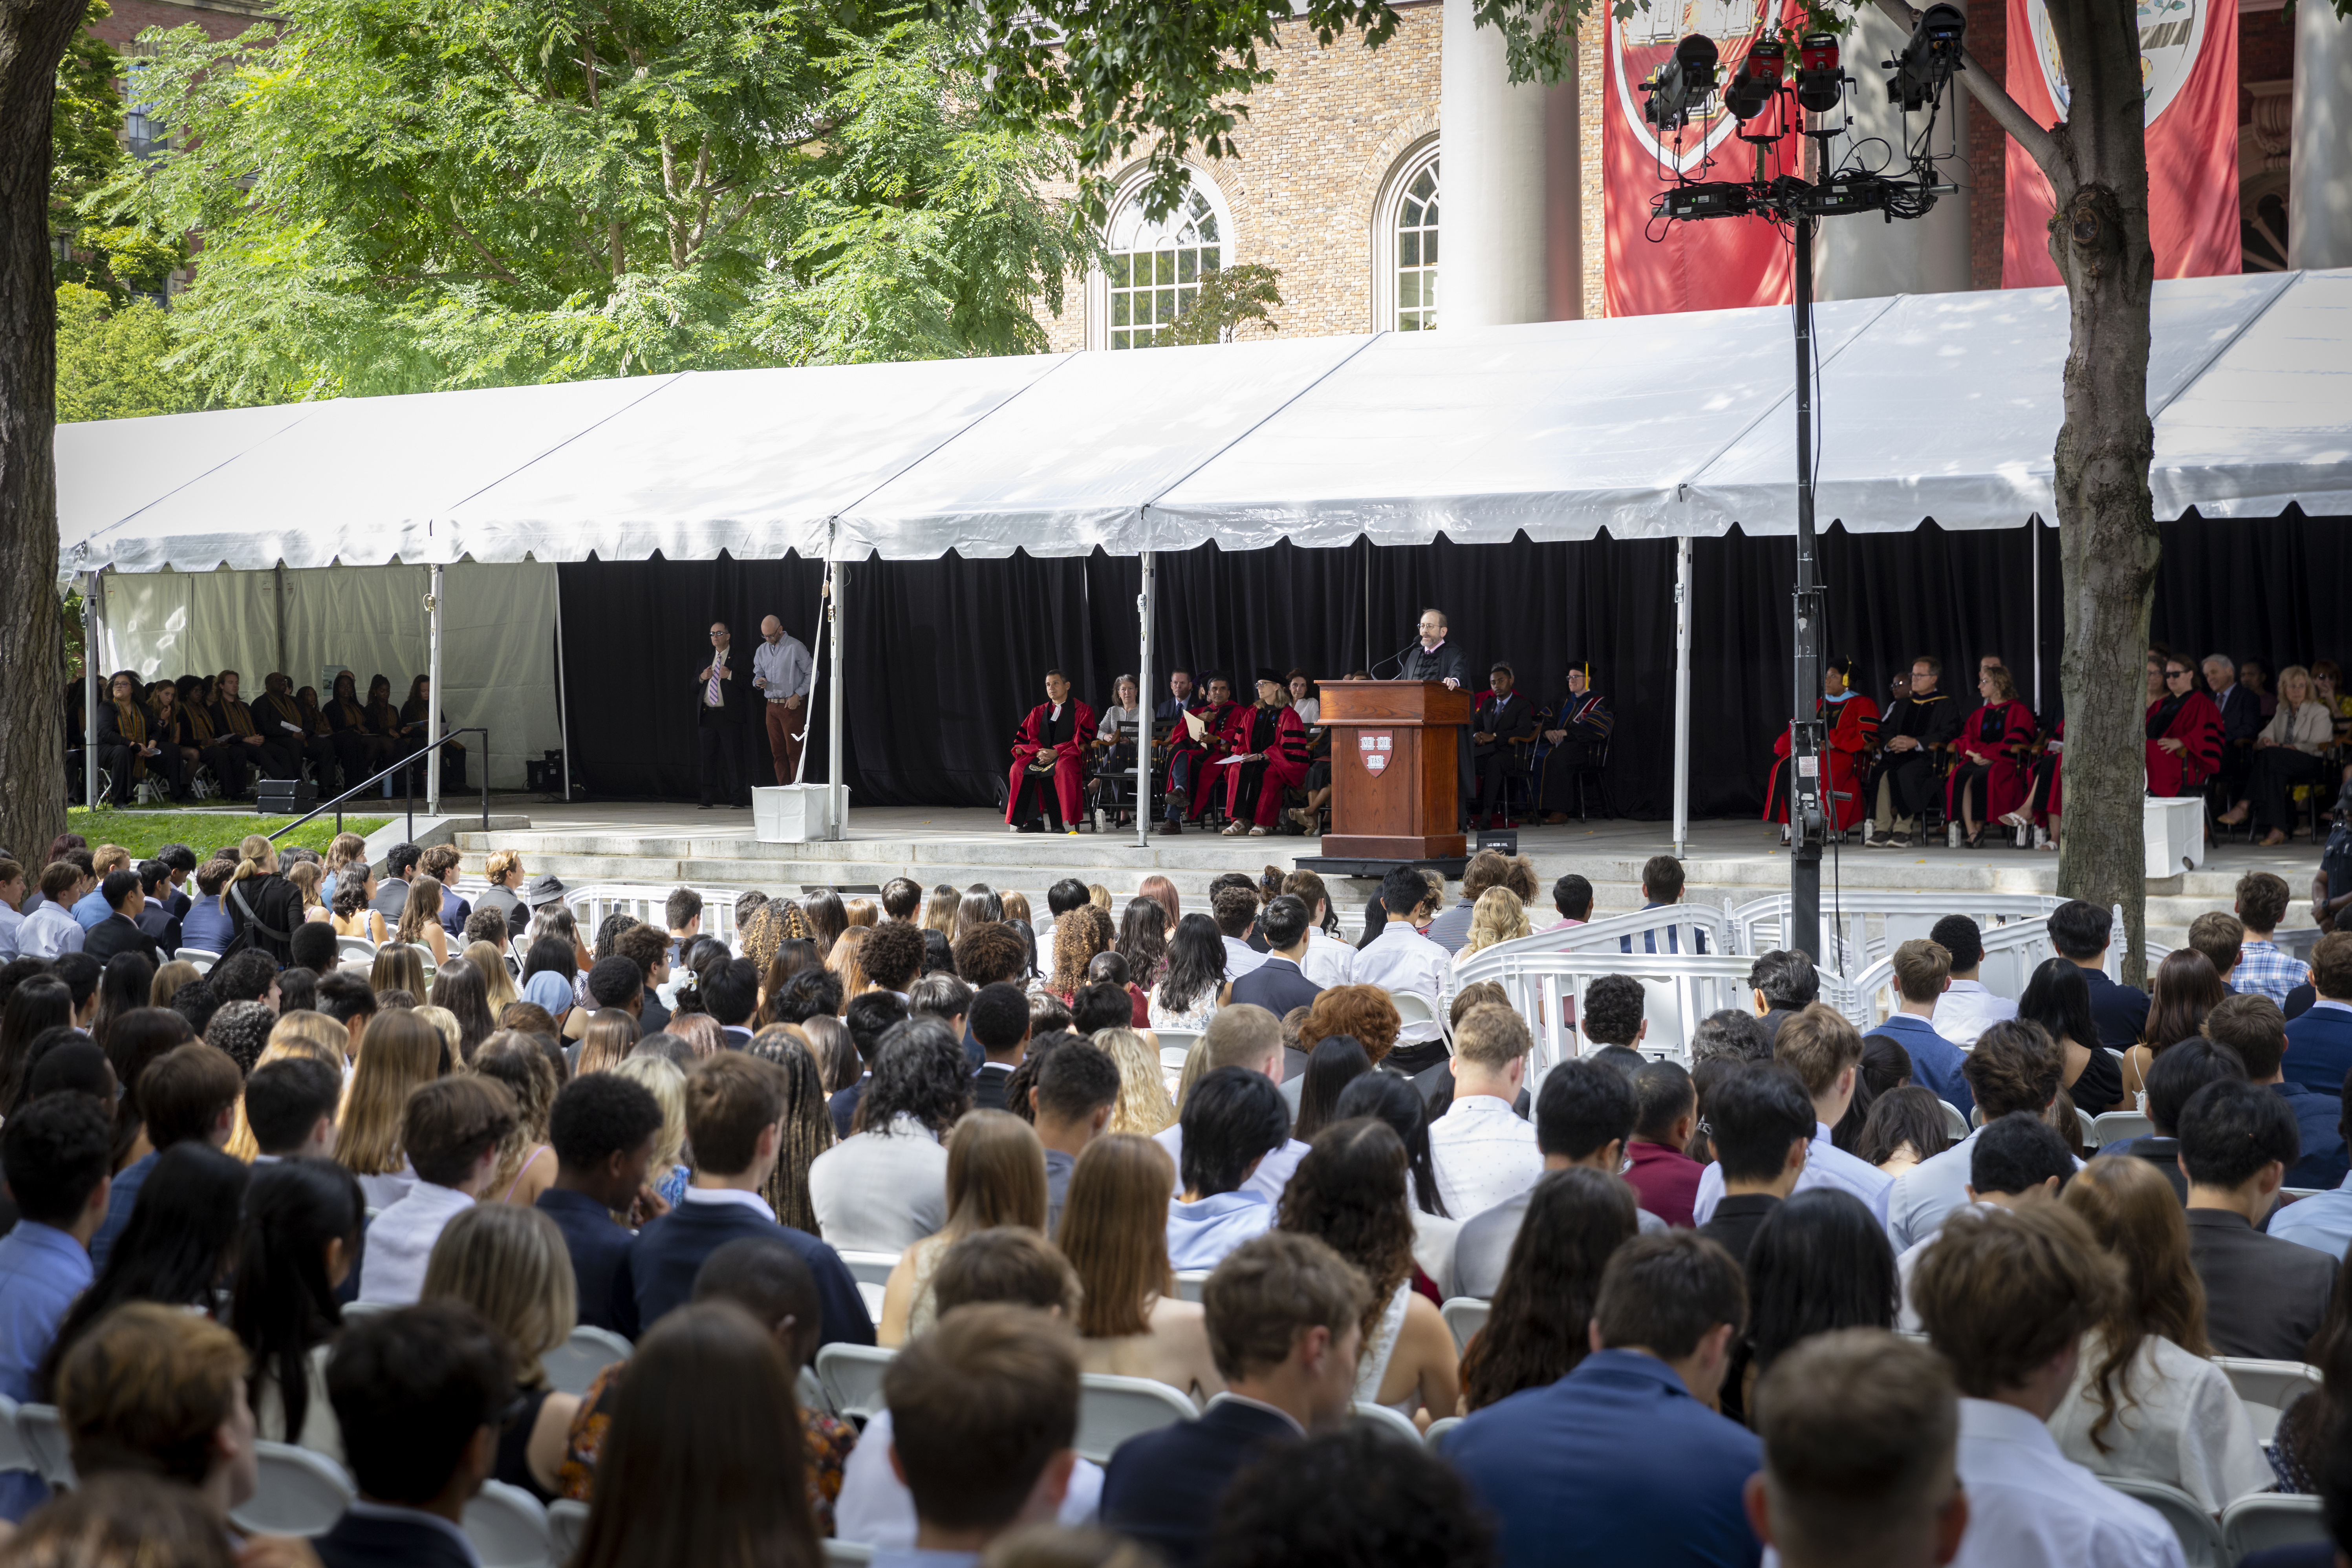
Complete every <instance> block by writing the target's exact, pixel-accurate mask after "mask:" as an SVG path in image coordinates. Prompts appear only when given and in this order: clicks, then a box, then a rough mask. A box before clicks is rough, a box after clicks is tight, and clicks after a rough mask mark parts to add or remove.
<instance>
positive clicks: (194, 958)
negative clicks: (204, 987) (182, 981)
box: [172, 947, 220, 974]
mask: <svg viewBox="0 0 2352 1568" xmlns="http://www.w3.org/2000/svg"><path fill="white" fill-rule="evenodd" d="M172 957H173V960H174V961H175V962H178V963H188V964H193V965H194V967H195V971H196V973H199V974H209V973H212V967H213V965H214V964H215V963H219V962H220V954H219V953H217V952H205V950H204V949H203V948H201V947H184V948H182V949H180V950H179V951H178V952H175V953H173V955H172Z"/></svg>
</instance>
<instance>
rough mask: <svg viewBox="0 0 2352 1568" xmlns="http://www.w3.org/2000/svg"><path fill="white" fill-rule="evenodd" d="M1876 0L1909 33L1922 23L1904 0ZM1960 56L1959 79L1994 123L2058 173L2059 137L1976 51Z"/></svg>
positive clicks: (2048, 171) (2048, 169) (2047, 171)
mask: <svg viewBox="0 0 2352 1568" xmlns="http://www.w3.org/2000/svg"><path fill="white" fill-rule="evenodd" d="M1874 4H1875V5H1877V6H1878V8H1879V9H1880V10H1881V11H1884V12H1885V13H1886V15H1887V16H1889V17H1891V18H1892V19H1893V20H1894V21H1895V24H1896V25H1897V26H1900V27H1901V28H1902V29H1903V31H1904V33H1905V35H1906V36H1908V35H1909V33H1910V32H1911V30H1912V29H1913V28H1914V27H1916V26H1918V25H1919V13H1918V12H1916V11H1914V10H1913V9H1912V8H1911V7H1910V6H1909V5H1905V4H1904V0H1874ZM1961 58H1962V59H1963V60H1964V61H1965V62H1966V63H1967V66H1968V68H1967V69H1966V70H1963V71H1961V72H1960V73H1959V79H1960V82H1961V84H1962V85H1963V86H1965V87H1966V88H1967V89H1969V96H1970V97H1972V98H1974V99H1975V100H1977V101H1978V102H1979V103H1980V104H1982V105H1984V107H1985V111H1986V112H1987V113H1989V114H1990V115H1991V116H1992V117H1993V121H1994V123H1996V124H1998V125H1999V126H2000V128H2001V129H2002V130H2003V131H2006V132H2009V134H2010V137H2011V140H2012V141H2014V142H2016V143H2017V144H2018V145H2019V146H2021V147H2022V148H2024V149H2025V153H2026V156H2027V157H2029V158H2032V160H2033V162H2034V164H2035V166H2036V167H2038V168H2040V169H2041V171H2042V173H2043V174H2055V172H2056V170H2055V167H2054V165H2055V164H2056V163H2057V162H2058V139H2057V138H2056V137H2054V136H2053V135H2051V134H2050V132H2048V131H2046V130H2044V129H2043V128H2042V127H2041V126H2039V125H2036V124H2035V123H2034V122H2033V117H2032V115H2030V114H2028V113H2026V112H2025V110H2023V109H2022V108H2021V107H2020V106H2019V104H2018V101H2017V100H2015V99H2013V98H2011V97H2010V96H2009V93H2008V91H2007V90H2006V89H2003V88H2002V87H2001V85H2000V82H1999V81H1997V80H1995V79H1993V75H1992V73H1991V72H1990V71H1988V70H1986V69H1985V68H1984V67H1983V66H1982V65H1980V64H1979V63H1978V61H1977V58H1976V56H1975V55H1973V54H1970V53H1968V52H1966V51H1965V50H1964V51H1963V52H1962V55H1961Z"/></svg>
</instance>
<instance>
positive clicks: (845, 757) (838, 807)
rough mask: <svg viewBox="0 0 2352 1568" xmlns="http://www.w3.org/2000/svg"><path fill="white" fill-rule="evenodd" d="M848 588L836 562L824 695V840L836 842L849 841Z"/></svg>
mask: <svg viewBox="0 0 2352 1568" xmlns="http://www.w3.org/2000/svg"><path fill="white" fill-rule="evenodd" d="M848 587H849V563H848V562H846V561H836V562H835V563H833V614H832V617H831V619H832V627H833V629H832V632H831V633H830V636H829V641H830V644H831V646H830V647H828V649H827V650H826V651H828V652H829V653H831V654H832V656H833V687H832V689H831V690H830V691H828V692H827V693H826V695H825V704H824V710H825V722H826V723H827V724H828V725H829V726H830V727H831V729H832V731H833V732H832V734H831V735H829V736H828V737H827V740H828V742H829V743H830V744H829V750H830V752H831V755H832V762H831V763H830V765H829V769H828V771H827V773H826V774H825V779H826V784H827V788H828V789H829V791H830V792H831V795H832V799H831V801H830V802H829V803H828V805H830V807H831V809H830V810H828V811H827V812H826V814H825V816H826V817H827V820H828V826H827V827H826V829H825V837H828V838H835V839H844V838H847V837H849V796H848V792H847V791H846V790H845V789H844V788H843V786H842V780H843V779H844V778H845V777H846V776H847V770H848V766H849V747H848V744H847V742H845V739H844V736H843V732H842V731H843V725H844V721H843V718H842V700H841V689H842V684H843V682H844V681H845V679H847V677H846V675H845V671H844V670H843V668H842V665H841V605H842V601H843V600H844V599H845V598H846V597H847V596H848V595H847V592H846V590H847V589H848Z"/></svg>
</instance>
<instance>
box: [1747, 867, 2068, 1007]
mask: <svg viewBox="0 0 2352 1568" xmlns="http://www.w3.org/2000/svg"><path fill="white" fill-rule="evenodd" d="M2065 901H2066V900H2063V899H2062V898H2058V897H2057V896H2055V895H2054V894H2050V893H1979V892H1962V891H1952V892H1939V893H1895V892H1882V891H1879V890H1877V889H1855V890H1853V891H1852V892H1843V893H1839V894H1837V895H1835V896H1834V897H1831V898H1824V899H1823V900H1822V935H1823V936H1824V937H1825V938H1827V939H1828V940H1829V942H1830V943H1831V951H1832V952H1834V953H1838V954H1840V955H1841V959H1842V962H1841V963H1827V964H1824V965H1823V967H1824V968H1832V969H1841V970H1842V971H1843V973H1854V972H1855V971H1856V970H1858V969H1860V968H1862V967H1863V966H1864V965H1866V964H1868V963H1870V962H1871V961H1873V960H1875V959H1881V958H1885V956H1886V955H1887V954H1889V953H1891V952H1894V951H1895V949H1896V948H1898V947H1900V946H1902V945H1903V944H1904V943H1905V942H1909V941H1911V940H1913V939H1914V938H1924V937H1926V936H1927V934H1928V933H1929V932H1930V931H1933V930H1934V929H1935V925H1936V922H1937V921H1939V920H1942V919H1943V918H1944V917H1945V916H1946V915H1966V916H1968V917H1969V919H1970V920H1972V921H1976V922H1977V927H1978V929H1979V930H1980V931H1983V932H1984V933H1985V935H1986V937H1987V938H1988V939H1990V937H1991V935H1992V933H1993V932H1994V931H1998V930H2000V928H2001V927H2002V926H2004V925H2008V924H2011V923H2014V922H2016V921H2032V920H2042V919H2045V918H2046V917H2047V916H2048V915H2049V913H2050V911H2051V910H2054V909H2056V908H2057V907H2058V906H2059V905H2061V904H2063V903H2064V902H2065ZM1730 920H1731V927H1732V936H1733V942H1734V946H1733V949H1732V951H1735V952H1771V951H1772V950H1773V949H1775V948H1777V947H1781V946H1783V945H1785V939H1784V937H1783V935H1782V933H1783V932H1784V931H1787V930H1788V929H1789V895H1788V894H1786V893H1771V894H1768V895H1766V896H1765V897H1763V898H1760V899H1753V900H1749V901H1748V902H1747V903H1744V904H1741V905H1739V906H1738V908H1736V909H1734V910H1732V911H1731V915H1730ZM1854 978H1855V980H1856V982H1857V983H1859V981H1860V979H1861V975H1860V974H1859V973H1855V974H1854ZM1986 985H1987V987H1988V988H1989V989H1991V990H1996V991H1998V990H2000V987H1999V986H1997V985H1993V984H1991V982H1990V981H1988V982H1986Z"/></svg>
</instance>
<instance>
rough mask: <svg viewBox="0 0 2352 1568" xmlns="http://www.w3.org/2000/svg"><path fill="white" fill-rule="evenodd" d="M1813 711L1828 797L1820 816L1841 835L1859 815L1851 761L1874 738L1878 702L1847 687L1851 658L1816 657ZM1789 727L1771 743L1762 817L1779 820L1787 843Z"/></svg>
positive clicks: (1860, 808)
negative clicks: (1817, 689) (1818, 669)
mask: <svg viewBox="0 0 2352 1568" xmlns="http://www.w3.org/2000/svg"><path fill="white" fill-rule="evenodd" d="M1814 711H1815V712H1817V713H1819V714H1820V715H1821V716H1822V725H1823V734H1822V750H1823V752H1825V754H1826V755H1827V756H1828V759H1829V770H1830V788H1829V795H1830V798H1829V799H1828V801H1827V802H1825V803H1824V804H1825V805H1826V806H1827V807H1829V809H1828V810H1827V811H1826V813H1825V815H1826V816H1827V817H1828V819H1829V827H1830V831H1831V832H1832V833H1844V832H1846V831H1848V830H1849V829H1851V828H1852V827H1853V826H1854V824H1856V823H1858V822H1860V821H1861V820H1862V817H1863V803H1862V781H1861V778H1860V777H1859V775H1858V774H1857V773H1855V771H1854V763H1855V759H1857V758H1859V757H1861V756H1862V755H1863V754H1864V752H1868V751H1869V750H1870V747H1871V743H1872V742H1874V741H1875V740H1877V739H1878V704H1877V703H1875V702H1873V701H1872V700H1870V698H1869V697H1868V696H1867V695H1866V694H1864V693H1863V692H1860V691H1857V690H1855V689H1854V687H1853V659H1852V658H1849V657H1848V656H1846V655H1844V654H1840V655H1839V656H1838V657H1837V658H1829V659H1823V660H1822V700H1821V701H1820V703H1819V704H1818V705H1817V706H1816V707H1815V709H1814ZM1789 752H1790V741H1789V731H1786V730H1783V731H1780V736H1779V738H1778V739H1777V740H1775V741H1774V742H1772V755H1773V758H1774V759H1775V760H1774V762H1773V763H1772V773H1771V776H1770V777H1769V778H1768V779H1767V780H1766V781H1765V784H1764V820H1766V821H1767V822H1772V821H1778V822H1779V823H1780V825H1781V827H1780V842H1781V843H1783V844H1786V843H1788V842H1789V828H1788V822H1789V796H1790V788H1789Z"/></svg>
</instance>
